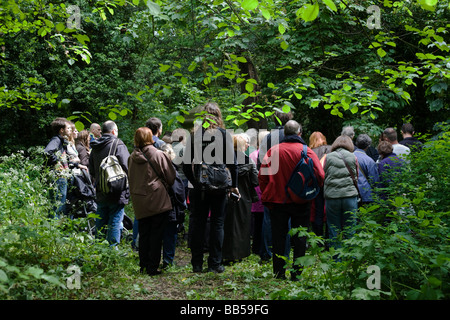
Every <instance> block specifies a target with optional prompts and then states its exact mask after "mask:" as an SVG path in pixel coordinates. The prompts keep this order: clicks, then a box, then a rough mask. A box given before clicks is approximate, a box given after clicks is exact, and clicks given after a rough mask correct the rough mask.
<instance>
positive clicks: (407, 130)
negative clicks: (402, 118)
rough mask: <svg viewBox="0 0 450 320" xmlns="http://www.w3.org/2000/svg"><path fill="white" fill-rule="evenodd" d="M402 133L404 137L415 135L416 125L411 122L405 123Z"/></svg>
mask: <svg viewBox="0 0 450 320" xmlns="http://www.w3.org/2000/svg"><path fill="white" fill-rule="evenodd" d="M402 135H403V137H404V138H407V137H412V136H413V135H414V127H413V125H412V124H411V123H405V124H403V125H402Z"/></svg>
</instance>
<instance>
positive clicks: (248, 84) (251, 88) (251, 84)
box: [245, 82, 253, 92]
mask: <svg viewBox="0 0 450 320" xmlns="http://www.w3.org/2000/svg"><path fill="white" fill-rule="evenodd" d="M245 90H247V91H248V92H253V83H251V82H247V83H246V84H245Z"/></svg>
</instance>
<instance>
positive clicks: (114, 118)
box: [108, 112, 117, 121]
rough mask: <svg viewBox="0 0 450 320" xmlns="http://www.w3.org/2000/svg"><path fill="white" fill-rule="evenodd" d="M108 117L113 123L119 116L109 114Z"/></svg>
mask: <svg viewBox="0 0 450 320" xmlns="http://www.w3.org/2000/svg"><path fill="white" fill-rule="evenodd" d="M108 117H109V118H110V119H111V120H113V121H114V120H116V119H117V115H116V114H115V113H114V112H110V113H108Z"/></svg>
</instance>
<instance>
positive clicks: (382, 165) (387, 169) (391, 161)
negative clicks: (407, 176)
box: [378, 153, 405, 199]
mask: <svg viewBox="0 0 450 320" xmlns="http://www.w3.org/2000/svg"><path fill="white" fill-rule="evenodd" d="M404 163H405V160H403V159H400V158H399V157H398V156H397V155H396V154H395V153H391V154H389V155H387V156H386V157H385V158H384V159H382V160H380V161H379V162H378V173H379V175H380V183H379V187H380V188H386V187H388V186H389V184H390V183H391V182H392V178H391V177H392V176H393V175H395V174H398V173H399V172H400V171H401V167H402V166H403V165H404ZM380 197H381V198H382V199H386V198H387V194H386V193H384V192H383V191H382V192H381V193H380Z"/></svg>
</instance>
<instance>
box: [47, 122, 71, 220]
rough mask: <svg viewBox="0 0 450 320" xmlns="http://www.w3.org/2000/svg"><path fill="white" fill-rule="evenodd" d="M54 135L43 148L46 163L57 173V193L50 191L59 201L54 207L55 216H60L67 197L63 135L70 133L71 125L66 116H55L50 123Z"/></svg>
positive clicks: (63, 210)
mask: <svg viewBox="0 0 450 320" xmlns="http://www.w3.org/2000/svg"><path fill="white" fill-rule="evenodd" d="M51 127H52V131H53V134H54V136H53V137H52V138H51V139H50V141H49V143H48V144H47V146H46V147H45V149H44V152H45V154H46V156H47V165H48V166H50V167H52V168H53V169H54V170H55V171H56V173H57V177H58V178H57V180H56V185H57V188H58V190H57V193H56V195H55V194H54V192H53V191H51V195H52V197H53V196H55V198H56V201H57V202H58V203H59V206H58V207H57V208H54V211H55V216H56V217H57V218H59V217H60V215H61V214H65V213H66V197H67V178H68V171H67V170H66V169H68V168H69V161H68V156H67V143H65V140H64V137H65V136H70V135H71V134H72V127H71V126H70V124H69V121H68V120H67V119H66V118H56V119H55V120H53V121H52V123H51Z"/></svg>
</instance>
